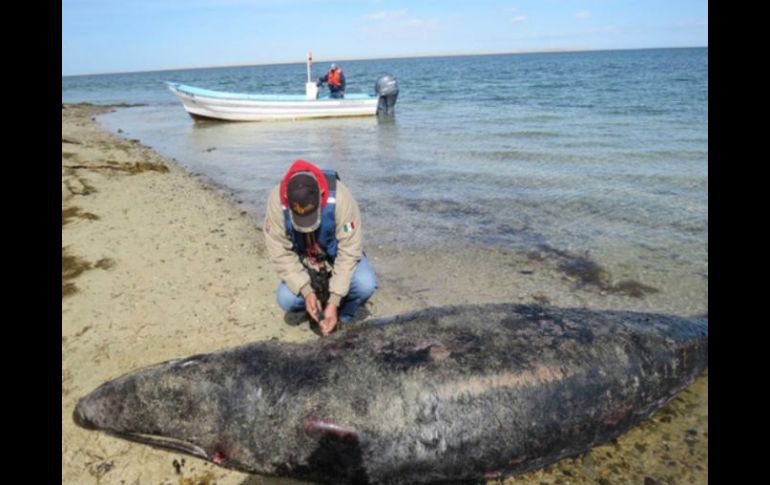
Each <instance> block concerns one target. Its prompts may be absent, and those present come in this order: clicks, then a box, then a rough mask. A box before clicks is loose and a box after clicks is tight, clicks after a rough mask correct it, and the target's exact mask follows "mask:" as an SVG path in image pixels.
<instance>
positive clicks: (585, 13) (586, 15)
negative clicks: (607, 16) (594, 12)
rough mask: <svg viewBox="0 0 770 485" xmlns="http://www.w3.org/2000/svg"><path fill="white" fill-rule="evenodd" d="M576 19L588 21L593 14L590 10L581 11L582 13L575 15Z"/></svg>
mask: <svg viewBox="0 0 770 485" xmlns="http://www.w3.org/2000/svg"><path fill="white" fill-rule="evenodd" d="M575 17H577V18H579V19H588V18H591V12H589V11H588V10H581V11H580V12H578V13H576V14H575Z"/></svg>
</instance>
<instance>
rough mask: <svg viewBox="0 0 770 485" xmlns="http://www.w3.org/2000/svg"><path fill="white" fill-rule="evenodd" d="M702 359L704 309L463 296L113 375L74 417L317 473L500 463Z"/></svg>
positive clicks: (215, 454)
mask: <svg viewBox="0 0 770 485" xmlns="http://www.w3.org/2000/svg"><path fill="white" fill-rule="evenodd" d="M707 366H708V321H707V320H706V319H701V320H698V319H686V318H681V317H677V316H672V315H658V314H648V313H634V312H614V311H591V310H583V309H559V308H552V307H542V306H535V305H509V304H496V305H474V306H457V307H442V308H434V309H428V310H425V311H420V312H415V313H410V314H406V315H400V316H397V317H393V318H389V319H380V320H371V321H369V322H364V323H363V324H358V325H352V326H349V327H346V328H344V329H343V330H342V331H339V332H337V333H335V334H332V335H331V336H329V337H325V338H323V339H319V340H315V341H311V342H305V343H287V342H278V341H266V342H256V343H252V344H248V345H243V346H240V347H236V348H232V349H228V350H224V351H220V352H216V353H211V354H205V355H195V356H192V357H189V358H185V359H179V360H173V361H170V362H165V363H161V364H157V365H153V366H150V367H146V368H144V369H140V370H137V371H136V372H133V373H130V374H127V375H125V376H123V377H120V378H117V379H115V380H112V381H109V382H107V383H105V384H103V385H101V386H100V387H98V388H97V389H96V390H94V391H93V392H92V393H90V394H89V395H88V396H86V397H84V398H83V399H81V400H80V402H79V403H78V405H77V407H76V409H75V411H74V419H75V421H76V422H77V424H79V425H80V426H82V427H85V428H88V429H95V430H102V431H105V432H108V433H110V434H113V435H116V436H119V437H121V438H125V439H129V440H133V441H138V442H142V443H146V444H150V445H153V446H158V447H163V448H169V449H173V450H177V451H183V452H186V453H189V454H192V455H195V456H198V457H200V458H203V459H206V460H209V461H212V462H214V463H216V464H218V465H220V466H224V467H227V468H233V469H237V470H241V471H246V472H250V473H257V474H263V475H273V476H288V477H294V478H300V479H306V480H312V481H317V482H325V483H424V482H436V481H445V480H453V481H455V480H475V479H483V478H492V477H499V476H508V475H514V474H518V473H522V472H525V471H529V470H532V469H535V468H538V467H542V466H545V465H547V464H549V463H552V462H554V461H556V460H559V459H561V458H564V457H567V456H571V455H576V454H579V453H582V452H585V451H587V450H588V449H590V448H591V447H593V446H596V445H598V444H601V443H605V442H607V441H610V440H612V439H614V438H615V437H617V436H618V435H620V434H621V433H623V432H625V431H627V430H628V429H630V428H631V427H633V426H634V425H636V424H638V423H639V422H641V421H642V420H644V419H646V418H648V417H649V416H650V415H651V414H652V413H654V412H655V411H656V410H657V409H659V408H660V407H661V406H663V405H664V404H665V403H667V402H668V401H669V400H671V399H672V398H673V397H674V396H675V395H676V394H677V393H678V392H679V391H681V390H682V389H683V388H685V387H686V386H687V385H689V384H690V383H691V382H692V381H693V380H695V378H696V377H697V376H698V375H699V374H700V373H701V372H702V371H703V370H704V369H706V368H707Z"/></svg>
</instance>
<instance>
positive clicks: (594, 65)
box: [62, 48, 708, 291]
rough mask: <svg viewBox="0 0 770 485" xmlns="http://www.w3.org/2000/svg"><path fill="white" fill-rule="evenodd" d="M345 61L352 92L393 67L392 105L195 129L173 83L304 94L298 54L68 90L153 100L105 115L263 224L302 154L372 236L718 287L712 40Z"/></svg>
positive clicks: (85, 95)
mask: <svg viewBox="0 0 770 485" xmlns="http://www.w3.org/2000/svg"><path fill="white" fill-rule="evenodd" d="M327 67H328V65H327V64H326V63H324V64H320V65H318V64H317V65H316V66H314V73H313V75H314V76H315V77H317V76H318V75H320V74H321V73H322V72H323V70H325V69H326V68H327ZM343 67H344V68H345V72H346V76H347V79H348V92H351V93H352V92H361V93H364V92H373V85H374V81H375V80H376V78H377V77H378V76H379V75H380V74H382V73H386V72H387V73H391V74H393V75H395V76H396V78H397V79H398V82H399V86H400V89H401V92H400V94H399V99H398V104H397V105H396V115H395V117H393V118H391V119H383V120H378V119H377V118H375V117H371V118H353V119H340V120H330V119H324V120H316V121H296V122H286V121H284V122H262V123H207V124H197V125H196V124H195V123H194V122H193V121H192V119H191V118H189V117H188V115H187V114H186V112H185V111H184V109H183V108H182V106H181V104H180V103H179V102H178V101H177V100H176V98H175V97H174V96H173V95H172V94H171V92H169V91H168V90H167V89H166V87H165V86H164V84H163V81H165V80H170V81H177V82H182V83H185V84H191V85H194V86H199V87H204V88H210V89H219V90H227V91H238V92H252V93H275V94H288V93H296V94H301V93H303V92H304V82H305V80H306V79H305V78H306V70H305V65H304V63H297V64H291V65H273V66H251V67H237V68H216V69H195V70H184V71H165V72H149V73H134V74H115V75H100V76H79V77H65V78H62V101H63V102H81V101H87V102H92V103H143V104H146V106H143V107H135V108H127V109H120V110H118V111H117V112H115V113H112V114H109V115H105V116H102V117H101V118H100V119H99V121H100V122H102V123H103V124H104V125H105V126H106V127H107V128H108V129H110V130H112V131H117V130H118V129H120V130H122V132H123V135H124V136H126V137H129V138H137V139H139V140H141V141H142V143H144V144H147V145H150V146H152V147H153V148H155V149H156V150H158V151H159V152H161V153H163V154H165V155H168V156H171V157H174V158H175V159H176V160H177V161H178V162H179V163H180V164H182V165H183V166H185V167H187V168H188V169H189V170H190V171H192V172H199V173H202V174H204V175H205V176H207V177H209V178H210V179H211V180H213V181H214V183H216V184H217V185H219V186H221V187H223V188H224V189H226V190H227V191H228V192H232V193H234V194H235V195H236V197H237V198H238V199H240V200H242V201H243V205H244V207H245V209H246V210H248V211H249V212H250V213H252V214H253V215H254V217H255V218H256V219H258V220H259V221H260V223H261V219H262V217H263V213H264V202H265V198H266V196H267V194H268V192H269V190H270V189H271V188H272V187H273V185H274V184H276V183H277V182H278V181H279V179H280V177H281V175H282V174H283V173H284V172H285V170H286V169H287V168H288V166H289V165H290V164H291V162H292V161H293V160H295V159H297V158H303V159H305V160H308V161H311V162H314V163H316V164H318V165H320V166H322V167H331V168H335V169H337V170H338V171H339V173H340V175H341V178H342V180H343V181H344V182H346V183H347V184H348V186H350V187H351V189H352V190H353V193H354V195H355V196H356V197H357V199H358V201H359V203H360V205H361V208H362V211H363V214H364V224H365V227H366V239H367V245H370V244H378V245H381V246H384V247H390V248H404V249H410V250H411V249H418V250H419V249H420V248H426V247H440V248H445V249H447V250H460V251H461V250H462V248H463V247H467V246H468V245H470V246H474V247H476V248H484V247H492V248H498V249H500V248H502V249H510V250H514V251H519V250H523V251H527V250H530V249H533V248H538V247H549V248H553V249H556V250H558V251H566V252H570V253H572V254H589V255H590V256H591V258H593V259H594V260H595V261H596V262H598V263H599V264H601V265H602V266H604V267H606V268H608V269H609V270H610V271H611V272H614V274H618V275H620V274H628V275H632V276H633V275H635V276H637V277H638V275H639V274H642V273H644V274H649V275H654V274H659V275H664V274H665V275H666V281H669V282H671V281H673V282H674V283H673V284H675V285H676V284H683V285H686V284H691V282H692V281H693V278H700V279H701V280H705V281H706V283H705V284H704V285H707V278H708V48H694V49H657V50H636V51H603V52H579V53H578V52H573V53H548V54H515V55H494V56H469V57H437V58H418V59H393V60H371V61H351V62H345V63H344V65H343ZM649 278H652V279H655V278H654V277H653V276H650V277H649ZM642 279H644V278H642ZM642 282H643V283H646V282H647V281H642ZM677 282H680V283H677ZM669 284H671V283H669ZM704 291H705V290H704Z"/></svg>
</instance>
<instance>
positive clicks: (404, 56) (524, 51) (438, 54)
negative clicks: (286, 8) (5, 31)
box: [62, 45, 708, 78]
mask: <svg viewBox="0 0 770 485" xmlns="http://www.w3.org/2000/svg"><path fill="white" fill-rule="evenodd" d="M702 48H708V45H701V46H671V47H627V48H617V49H594V48H588V47H555V48H543V49H517V50H504V51H476V52H465V51H450V52H436V53H412V54H401V55H383V56H375V57H348V58H344V57H339V58H336V57H335V58H332V59H333V60H329V61H313V64H319V63H328V62H348V61H379V60H388V59H419V58H424V57H469V56H494V55H506V54H558V53H571V52H605V51H625V50H655V49H702ZM306 62H307V61H304V62H298V61H269V62H257V63H250V64H223V65H209V66H192V67H173V68H167V69H150V70H138V71H113V72H92V73H84V74H62V78H65V77H78V76H108V75H115V74H142V73H150V72H169V71H191V70H195V69H224V68H230V67H253V66H277V65H284V64H305V63H306Z"/></svg>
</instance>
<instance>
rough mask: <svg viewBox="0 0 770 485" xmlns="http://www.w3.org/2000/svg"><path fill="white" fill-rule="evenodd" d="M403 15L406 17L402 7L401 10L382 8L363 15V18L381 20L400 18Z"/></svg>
mask: <svg viewBox="0 0 770 485" xmlns="http://www.w3.org/2000/svg"><path fill="white" fill-rule="evenodd" d="M404 17H406V9H405V8H402V9H401V10H383V11H382V12H376V13H372V14H369V15H364V20H372V21H375V22H378V21H381V20H394V19H402V18H404Z"/></svg>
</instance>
